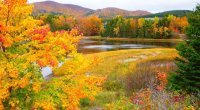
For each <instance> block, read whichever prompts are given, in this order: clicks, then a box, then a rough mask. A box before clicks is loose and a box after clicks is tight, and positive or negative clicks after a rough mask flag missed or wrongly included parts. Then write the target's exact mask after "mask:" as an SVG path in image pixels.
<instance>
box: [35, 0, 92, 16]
mask: <svg viewBox="0 0 200 110" xmlns="http://www.w3.org/2000/svg"><path fill="white" fill-rule="evenodd" d="M33 5H34V11H33V13H34V14H39V13H60V14H65V15H69V16H75V17H79V16H85V14H86V13H88V12H90V11H93V10H92V9H89V8H84V7H81V6H78V5H73V4H61V3H57V2H54V1H44V2H35V3H33Z"/></svg>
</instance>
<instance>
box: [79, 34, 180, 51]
mask: <svg viewBox="0 0 200 110" xmlns="http://www.w3.org/2000/svg"><path fill="white" fill-rule="evenodd" d="M176 45H177V42H155V41H154V42H153V41H151V42H149V41H148V42H147V41H146V42H145V41H109V40H92V39H89V38H84V39H83V40H81V41H80V43H79V45H78V52H80V53H84V54H89V53H97V52H105V51H112V50H124V49H145V48H175V47H176Z"/></svg>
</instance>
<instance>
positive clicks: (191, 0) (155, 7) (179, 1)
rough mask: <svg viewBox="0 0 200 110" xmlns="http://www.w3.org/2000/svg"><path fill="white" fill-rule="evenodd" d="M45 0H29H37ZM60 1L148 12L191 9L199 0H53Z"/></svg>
mask: <svg viewBox="0 0 200 110" xmlns="http://www.w3.org/2000/svg"><path fill="white" fill-rule="evenodd" d="M38 1H45V0H29V2H31V3H32V2H38ZM54 1H56V2H60V3H66V4H76V5H80V6H83V7H86V8H91V9H101V8H105V7H117V8H121V9H127V10H147V11H150V12H162V11H167V10H181V9H186V10H192V9H194V8H195V6H196V4H197V3H200V1H199V0H54Z"/></svg>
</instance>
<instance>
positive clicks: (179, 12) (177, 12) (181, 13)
mask: <svg viewBox="0 0 200 110" xmlns="http://www.w3.org/2000/svg"><path fill="white" fill-rule="evenodd" d="M190 12H192V11H191V10H172V11H165V12H161V13H156V14H149V15H143V16H136V17H143V18H153V17H155V16H157V17H164V16H166V15H175V16H178V17H181V16H186V15H187V13H190Z"/></svg>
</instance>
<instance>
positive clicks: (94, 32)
mask: <svg viewBox="0 0 200 110" xmlns="http://www.w3.org/2000/svg"><path fill="white" fill-rule="evenodd" d="M37 18H38V19H41V20H43V21H44V23H45V24H49V25H50V27H51V31H57V30H71V29H73V28H76V29H78V30H79V31H80V32H81V33H83V35H84V36H99V35H101V36H102V37H124V38H156V39H165V38H173V37H174V36H173V34H174V33H184V32H185V28H186V27H187V26H188V21H187V18H186V17H176V16H173V15H168V16H165V17H163V18H158V17H155V18H152V19H146V18H138V19H136V18H135V19H133V18H123V17H122V16H117V17H114V18H112V19H106V20H104V19H101V18H98V17H96V16H90V17H85V18H74V17H66V16H63V15H52V14H44V15H40V16H38V17H37Z"/></svg>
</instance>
